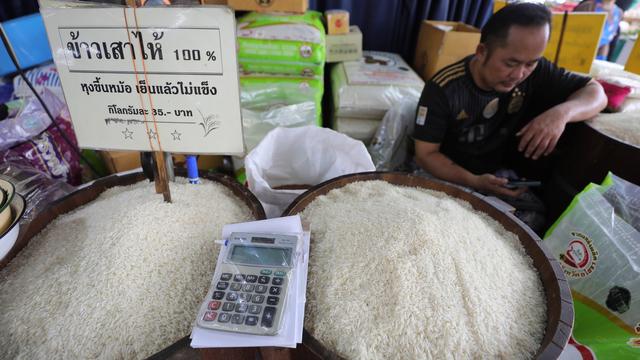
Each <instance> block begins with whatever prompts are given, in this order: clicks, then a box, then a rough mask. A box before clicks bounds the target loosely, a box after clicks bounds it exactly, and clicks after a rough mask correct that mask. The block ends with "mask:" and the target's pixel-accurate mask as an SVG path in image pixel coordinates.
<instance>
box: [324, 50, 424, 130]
mask: <svg viewBox="0 0 640 360" xmlns="http://www.w3.org/2000/svg"><path fill="white" fill-rule="evenodd" d="M422 88H424V81H423V80H422V79H421V78H420V77H419V76H418V74H416V73H415V72H414V71H413V70H411V67H409V65H407V63H406V62H405V61H404V60H402V57H400V55H397V54H392V53H386V52H377V51H364V52H363V57H362V59H360V60H358V61H347V62H342V63H339V64H337V65H336V66H334V67H333V68H332V70H331V89H332V93H333V103H334V106H335V116H337V117H347V118H348V117H352V118H353V117H355V118H368V119H371V118H376V119H382V118H383V117H384V114H385V113H386V112H387V110H389V109H390V108H391V107H392V106H393V104H395V103H397V102H399V101H401V100H409V99H412V98H413V99H415V102H416V103H417V102H418V100H419V99H420V94H421V93H422Z"/></svg>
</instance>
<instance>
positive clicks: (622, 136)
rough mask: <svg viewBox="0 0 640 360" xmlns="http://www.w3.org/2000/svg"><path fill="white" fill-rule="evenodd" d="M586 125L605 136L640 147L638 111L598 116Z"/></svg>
mask: <svg viewBox="0 0 640 360" xmlns="http://www.w3.org/2000/svg"><path fill="white" fill-rule="evenodd" d="M626 101H628V100H625V102H626ZM587 124H589V125H590V126H591V127H593V128H594V129H596V130H598V131H600V132H602V133H604V134H606V135H607V136H610V137H612V138H615V139H618V140H620V141H622V142H626V143H628V144H631V145H634V146H640V109H638V110H636V111H635V112H621V113H614V114H598V115H596V117H594V118H593V119H591V120H588V121H587Z"/></svg>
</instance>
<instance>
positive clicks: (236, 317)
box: [231, 314, 244, 324]
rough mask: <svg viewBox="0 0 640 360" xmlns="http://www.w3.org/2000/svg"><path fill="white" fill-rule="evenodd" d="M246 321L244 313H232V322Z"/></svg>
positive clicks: (240, 322)
mask: <svg viewBox="0 0 640 360" xmlns="http://www.w3.org/2000/svg"><path fill="white" fill-rule="evenodd" d="M243 322H244V315H240V314H233V315H231V323H232V324H242V323H243Z"/></svg>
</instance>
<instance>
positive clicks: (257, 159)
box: [244, 126, 375, 218]
mask: <svg viewBox="0 0 640 360" xmlns="http://www.w3.org/2000/svg"><path fill="white" fill-rule="evenodd" d="M244 165H245V169H246V171H247V183H248V186H249V189H250V190H251V192H253V193H254V194H255V195H256V197H257V198H258V199H259V200H260V202H262V204H263V206H264V209H265V212H266V214H267V217H268V218H271V217H278V216H280V214H282V212H283V211H284V210H285V209H286V207H287V206H289V204H290V203H291V202H292V201H293V200H294V199H295V198H296V197H297V196H298V195H300V194H302V193H303V192H304V191H305V190H304V189H305V188H309V187H310V186H312V185H316V184H319V183H321V182H323V181H326V180H329V179H332V178H334V177H337V176H340V175H345V174H351V173H357V172H365V171H374V170H375V167H374V166H373V162H371V156H369V153H368V152H367V149H366V148H365V146H364V144H362V142H360V141H356V140H353V139H351V138H349V137H347V136H345V135H342V134H340V133H337V132H335V131H333V130H331V129H325V128H317V127H315V126H304V127H299V128H282V127H279V128H276V129H274V130H272V131H271V132H270V133H269V134H267V136H266V137H265V138H264V139H263V140H262V141H261V142H260V144H258V146H257V147H256V148H255V149H253V150H252V151H251V152H250V153H249V155H247V157H246V158H245V161H244ZM283 187H284V189H283ZM287 187H288V189H287ZM279 188H280V189H279Z"/></svg>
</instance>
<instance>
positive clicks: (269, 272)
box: [260, 269, 271, 275]
mask: <svg viewBox="0 0 640 360" xmlns="http://www.w3.org/2000/svg"><path fill="white" fill-rule="evenodd" d="M260 274H262V275H271V270H269V269H262V270H260Z"/></svg>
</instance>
